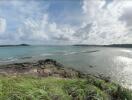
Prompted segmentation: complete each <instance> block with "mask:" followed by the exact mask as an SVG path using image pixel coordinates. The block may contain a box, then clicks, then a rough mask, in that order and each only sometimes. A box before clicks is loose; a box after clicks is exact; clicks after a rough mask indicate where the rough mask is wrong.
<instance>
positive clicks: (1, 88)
mask: <svg viewBox="0 0 132 100" xmlns="http://www.w3.org/2000/svg"><path fill="white" fill-rule="evenodd" d="M131 99H132V92H131V91H130V90H127V89H124V88H122V87H120V86H119V85H117V84H114V83H112V82H107V81H105V80H101V79H98V78H95V77H92V76H88V77H87V78H74V79H72V78H71V79H69V78H57V77H46V78H41V77H29V76H17V77H16V76H15V77H14V76H0V100H131Z"/></svg>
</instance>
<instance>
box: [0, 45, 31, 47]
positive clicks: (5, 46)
mask: <svg viewBox="0 0 132 100" xmlns="http://www.w3.org/2000/svg"><path fill="white" fill-rule="evenodd" d="M18 46H30V45H29V44H18V45H0V47H18Z"/></svg>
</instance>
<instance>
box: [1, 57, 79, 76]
mask: <svg viewBox="0 0 132 100" xmlns="http://www.w3.org/2000/svg"><path fill="white" fill-rule="evenodd" d="M0 74H3V75H35V76H39V77H48V76H54V77H62V78H75V77H78V76H79V72H77V71H75V70H73V69H70V68H66V67H64V66H63V65H62V64H60V63H58V62H56V61H55V60H52V59H46V60H39V61H38V62H35V63H29V62H27V63H15V64H9V65H4V66H0Z"/></svg>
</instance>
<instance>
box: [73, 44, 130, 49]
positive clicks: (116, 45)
mask: <svg viewBox="0 0 132 100" xmlns="http://www.w3.org/2000/svg"><path fill="white" fill-rule="evenodd" d="M73 46H86V47H87V46H89V47H122V48H132V44H110V45H87V44H75V45H73Z"/></svg>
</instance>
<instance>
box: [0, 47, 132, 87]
mask: <svg viewBox="0 0 132 100" xmlns="http://www.w3.org/2000/svg"><path fill="white" fill-rule="evenodd" d="M46 58H52V59H56V60H57V61H59V62H61V63H62V64H64V65H66V66H67V67H72V68H75V69H78V70H80V71H83V72H87V73H91V74H103V75H105V76H110V77H111V78H112V79H113V80H114V81H116V82H117V83H119V84H121V85H123V86H124V87H127V88H131V89H132V49H131V48H129V49H128V48H109V47H79V46H25V47H24V46H20V47H0V64H7V63H14V62H24V61H34V60H39V59H46ZM89 66H90V67H89Z"/></svg>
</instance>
